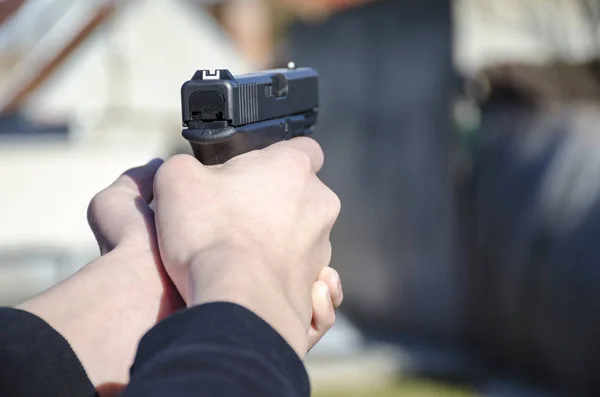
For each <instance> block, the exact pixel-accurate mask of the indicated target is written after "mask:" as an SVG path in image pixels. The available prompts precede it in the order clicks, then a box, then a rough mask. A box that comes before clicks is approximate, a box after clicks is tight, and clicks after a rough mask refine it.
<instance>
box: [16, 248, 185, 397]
mask: <svg viewBox="0 0 600 397" xmlns="http://www.w3.org/2000/svg"><path fill="white" fill-rule="evenodd" d="M148 255H150V253H149V254H148ZM132 262H136V263H132ZM148 265H150V266H155V265H154V261H152V258H150V257H143V256H142V255H139V254H138V255H130V254H129V253H128V252H122V251H121V250H119V249H116V250H114V251H112V252H111V253H109V254H107V255H105V256H103V257H101V258H99V259H98V260H96V261H94V262H92V263H90V264H88V265H87V266H85V267H84V268H83V269H81V270H80V271H79V272H78V273H76V274H75V275H73V276H72V277H71V278H70V279H68V280H66V281H65V282H63V283H61V284H59V285H57V286H55V287H54V288H52V289H50V290H48V291H46V292H44V293H42V294H41V295H39V296H37V297H35V298H33V299H31V300H29V301H27V302H24V303H23V304H21V305H20V306H19V307H18V308H19V309H21V310H25V311H28V312H30V313H33V314H35V315H37V316H39V317H40V318H42V319H44V320H45V321H46V322H47V323H48V324H50V325H51V326H52V327H53V328H54V329H56V330H57V331H58V332H59V333H60V334H61V335H62V336H63V337H64V338H65V339H66V340H67V341H68V342H69V344H70V345H71V347H72V348H73V350H74V351H75V353H76V354H77V356H78V357H79V359H80V360H81V362H82V363H83V366H84V368H85V370H86V372H87V374H88V376H89V377H90V379H91V381H92V383H93V384H94V386H96V387H98V388H99V389H101V390H102V388H103V387H104V388H106V386H107V385H112V386H111V388H113V389H114V388H115V387H116V388H118V387H119V385H121V387H122V385H124V384H126V383H127V382H128V372H129V367H130V365H131V363H132V362H133V358H134V355H135V349H136V346H137V344H138V341H139V339H140V338H141V336H142V335H144V334H145V333H146V332H147V331H148V330H149V329H150V328H151V327H152V326H153V325H154V324H155V323H156V321H157V319H160V318H162V317H164V316H165V315H166V314H169V313H171V312H172V311H173V310H174V308H173V307H172V306H174V305H175V304H176V303H177V298H176V297H174V296H172V295H170V290H171V289H172V287H170V286H165V285H163V280H162V279H161V277H160V274H159V272H156V271H155V272H137V271H135V269H138V268H140V267H143V266H148ZM117 274H118V277H116V276H115V275H117ZM108 394H112V393H108Z"/></svg>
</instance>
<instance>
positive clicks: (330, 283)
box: [317, 267, 344, 309]
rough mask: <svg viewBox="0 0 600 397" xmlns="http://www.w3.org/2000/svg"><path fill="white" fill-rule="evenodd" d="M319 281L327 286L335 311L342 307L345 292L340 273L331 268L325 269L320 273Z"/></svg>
mask: <svg viewBox="0 0 600 397" xmlns="http://www.w3.org/2000/svg"><path fill="white" fill-rule="evenodd" d="M317 280H318V281H322V282H324V283H325V284H327V287H328V288H329V294H330V296H331V303H332V304H333V307H334V308H335V309H337V308H338V307H340V305H341V304H342V302H343V300H344V291H343V289H342V281H341V279H340V275H339V273H338V272H337V271H336V270H335V269H333V268H331V267H325V268H323V269H322V270H321V272H320V273H319V277H318V278H317Z"/></svg>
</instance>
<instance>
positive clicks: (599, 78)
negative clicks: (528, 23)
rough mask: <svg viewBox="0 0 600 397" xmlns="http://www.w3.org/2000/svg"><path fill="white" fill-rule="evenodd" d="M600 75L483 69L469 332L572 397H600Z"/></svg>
mask: <svg viewBox="0 0 600 397" xmlns="http://www.w3.org/2000/svg"><path fill="white" fill-rule="evenodd" d="M599 70H600V69H599V68H598V64H597V63H590V64H586V65H568V64H556V65H548V66H545V67H539V66H538V67H534V66H528V65H505V66H499V67H495V68H492V69H490V70H487V71H486V72H485V73H484V77H485V79H486V80H487V85H488V87H489V88H490V90H489V94H488V98H487V99H486V100H485V103H484V105H483V118H482V121H483V123H482V126H481V129H480V143H479V147H478V149H477V153H476V167H475V170H476V172H475V178H474V202H475V206H474V210H475V217H476V220H477V223H476V233H475V236H476V238H475V242H476V254H477V262H476V266H474V267H473V269H472V271H471V279H470V280H471V283H470V284H471V288H470V290H471V292H472V295H471V299H470V302H471V303H472V306H471V308H472V311H471V313H472V315H473V317H472V318H471V320H472V321H471V325H472V330H473V334H472V335H473V336H474V337H475V339H476V340H477V341H478V342H479V343H480V344H479V347H480V348H483V349H484V351H485V352H486V353H487V356H488V358H490V359H491V361H492V362H493V363H494V364H496V365H499V366H501V367H504V368H507V367H508V368H512V369H513V370H514V371H515V373H516V374H519V375H521V376H525V375H526V376H530V377H532V378H533V379H536V380H539V381H542V382H544V383H549V384H551V385H553V386H554V387H556V388H559V389H563V390H565V391H566V394H567V395H581V396H592V395H599V394H600V387H599V386H600V378H598V376H597V374H596V371H597V370H598V367H599V365H600V317H599V316H598V313H600V288H598V285H600V266H599V265H600V246H599V245H598V238H599V236H600V179H599V178H598V175H600V127H599V126H600V72H599Z"/></svg>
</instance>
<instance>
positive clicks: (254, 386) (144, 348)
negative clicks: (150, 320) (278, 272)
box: [123, 303, 310, 397]
mask: <svg viewBox="0 0 600 397" xmlns="http://www.w3.org/2000/svg"><path fill="white" fill-rule="evenodd" d="M198 390H202V395H230V396H240V397H254V396H257V397H258V396H273V397H279V396H281V397H283V396H285V397H307V396H309V395H310V386H309V382H308V376H307V374H306V371H305V369H304V366H303V364H302V362H301V361H300V359H299V358H298V356H297V354H296V353H295V352H294V350H293V349H292V348H291V347H290V346H289V345H288V344H287V343H286V342H285V341H284V339H283V338H282V337H281V336H280V335H279V334H278V333H277V332H275V331H274V330H273V329H272V328H271V327H270V326H269V325H268V324H267V323H265V322H264V321H263V320H261V319H260V318H259V317H258V316H256V315H255V314H253V313H252V312H250V311H248V310H247V309H245V308H243V307H241V306H239V305H235V304H231V303H211V304H206V305H201V306H197V307H194V308H192V309H188V310H186V311H184V312H181V313H178V314H176V315H174V316H172V317H170V318H168V319H166V320H165V321H163V322H162V323H161V324H159V325H157V326H156V327H155V328H154V329H152V330H151V331H150V332H149V333H148V334H147V335H146V336H145V337H144V338H143V339H142V342H141V343H140V347H139V350H138V353H137V356H136V361H135V364H134V366H133V368H132V373H131V382H130V384H129V386H128V388H127V389H126V390H125V392H124V394H123V397H136V396H145V397H158V396H173V397H177V396H187V395H192V393H193V392H197V391H198Z"/></svg>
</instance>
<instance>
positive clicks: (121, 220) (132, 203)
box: [88, 160, 162, 253]
mask: <svg viewBox="0 0 600 397" xmlns="http://www.w3.org/2000/svg"><path fill="white" fill-rule="evenodd" d="M161 163H162V161H161V160H153V161H151V162H149V163H148V164H146V165H145V166H142V167H137V168H133V169H131V170H129V171H126V172H125V173H124V174H123V175H121V176H120V177H119V178H118V179H117V180H116V181H115V182H114V183H113V184H111V185H110V186H109V187H107V188H106V189H104V190H103V191H101V192H100V193H98V194H97V195H96V196H95V197H94V198H93V199H92V201H91V202H90V205H89V207H88V223H89V225H90V228H91V229H92V232H93V233H94V235H95V236H96V240H97V241H98V244H99V245H100V248H101V250H102V252H103V253H105V252H108V251H110V250H112V249H113V248H114V247H116V246H117V245H118V244H119V243H120V242H122V241H123V240H124V239H126V238H127V236H128V235H131V234H135V235H139V236H147V235H148V229H149V228H150V226H151V224H152V223H153V214H152V210H150V208H149V207H148V205H147V202H148V200H152V190H153V189H152V183H153V180H154V174H155V173H156V170H157V169H158V167H159V166H160V164H161ZM145 241H146V242H148V239H146V240H145Z"/></svg>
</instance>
